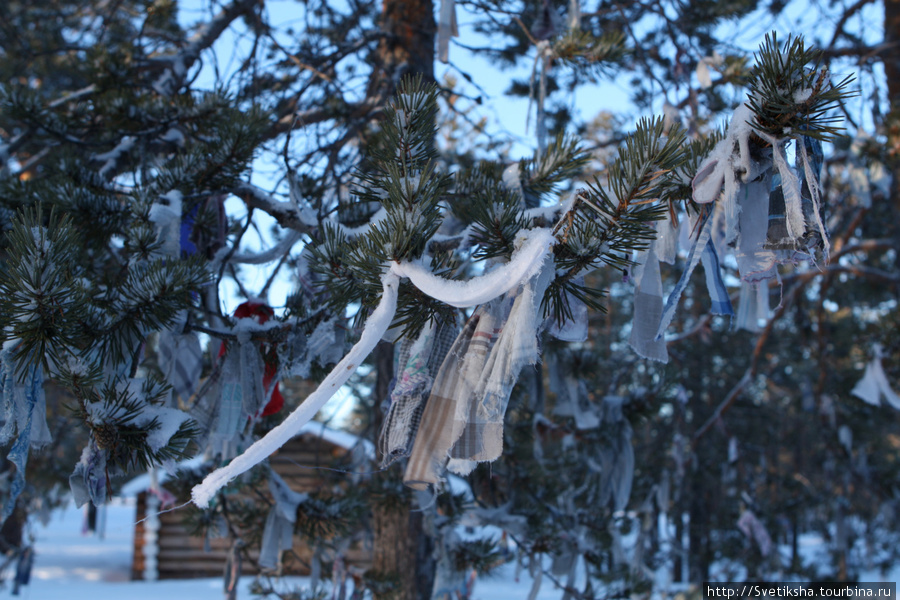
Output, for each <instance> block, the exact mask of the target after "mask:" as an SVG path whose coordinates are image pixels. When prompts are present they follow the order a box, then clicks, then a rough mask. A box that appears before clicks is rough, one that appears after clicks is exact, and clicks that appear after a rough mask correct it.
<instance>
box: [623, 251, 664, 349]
mask: <svg viewBox="0 0 900 600" xmlns="http://www.w3.org/2000/svg"><path fill="white" fill-rule="evenodd" d="M657 244H658V240H657V241H655V242H653V243H652V244H651V245H650V249H649V250H648V251H647V254H646V258H645V259H644V263H643V264H642V265H641V266H640V267H639V268H638V269H636V273H635V280H636V283H637V287H636V288H635V290H634V317H633V319H632V321H631V336H630V337H629V338H628V344H629V345H630V346H631V347H632V349H633V350H634V351H635V352H637V354H638V356H640V357H641V358H649V359H651V360H657V361H659V362H662V363H666V362H669V351H668V350H667V348H666V342H665V340H661V339H657V337H656V333H657V330H658V328H659V323H660V321H661V320H662V311H663V298H662V278H661V275H660V271H659V260H658V259H657V256H656V245H657Z"/></svg>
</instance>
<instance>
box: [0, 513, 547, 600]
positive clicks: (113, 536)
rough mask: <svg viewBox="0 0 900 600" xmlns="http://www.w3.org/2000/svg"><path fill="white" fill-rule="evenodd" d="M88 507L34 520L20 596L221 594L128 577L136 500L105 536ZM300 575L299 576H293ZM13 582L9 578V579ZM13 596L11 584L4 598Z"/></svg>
mask: <svg viewBox="0 0 900 600" xmlns="http://www.w3.org/2000/svg"><path fill="white" fill-rule="evenodd" d="M82 523H83V513H82V511H80V510H78V509H76V508H74V507H73V506H70V507H69V508H67V509H64V510H61V511H57V512H54V513H53V514H52V516H51V519H50V522H49V523H48V524H47V525H46V526H44V525H41V524H40V523H35V524H33V525H32V526H31V533H32V534H33V535H34V536H35V539H36V542H35V548H36V556H35V562H34V570H33V571H32V576H31V584H30V585H28V586H26V587H24V588H23V589H22V590H21V592H20V595H19V597H20V598H22V599H23V600H160V599H164V600H182V599H183V600H213V599H215V600H221V599H222V597H223V593H222V580H221V579H194V580H187V581H185V580H180V581H158V582H153V583H146V582H132V581H129V578H130V574H131V572H130V570H131V551H132V532H133V530H134V527H133V525H134V506H133V504H131V503H130V502H129V501H119V502H118V503H116V504H113V505H111V506H109V507H108V508H107V514H106V527H105V535H104V537H103V539H100V538H99V537H98V536H96V535H83V534H82ZM294 581H297V578H294ZM251 582H252V578H251V577H244V578H242V579H241V590H240V594H239V596H238V597H239V598H241V599H242V600H250V599H252V598H256V597H255V596H252V595H251V594H250V593H249V592H248V591H247V587H248V586H249V584H250V583H251ZM7 583H8V582H7ZM531 585H532V580H531V578H530V577H529V576H528V574H527V572H524V571H523V572H522V573H521V577H520V579H519V581H515V572H514V568H513V566H512V565H507V566H505V567H504V568H502V569H501V570H500V572H499V573H498V574H497V575H495V576H493V577H490V578H482V579H480V580H479V581H478V582H477V583H476V585H475V594H474V598H476V599H479V600H499V599H503V600H517V599H522V600H524V599H525V598H527V597H528V593H529V591H530V590H531ZM561 596H562V592H561V591H560V590H555V589H554V586H553V584H552V583H551V582H549V581H547V580H544V582H543V585H542V586H541V591H540V593H539V594H538V596H537V598H536V600H558V599H559V598H560V597H561ZM6 597H10V588H9V586H8V585H7V586H6V587H5V588H4V589H2V590H0V598H6Z"/></svg>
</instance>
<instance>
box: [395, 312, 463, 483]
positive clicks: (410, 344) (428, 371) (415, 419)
mask: <svg viewBox="0 0 900 600" xmlns="http://www.w3.org/2000/svg"><path fill="white" fill-rule="evenodd" d="M456 330H457V328H456V327H454V326H450V325H443V324H442V325H434V324H432V325H429V326H426V328H425V329H423V330H422V332H421V333H420V334H419V337H418V338H416V339H415V340H404V341H403V342H402V343H401V346H400V353H399V359H398V371H399V375H398V376H397V382H396V384H395V385H394V388H393V390H392V391H391V395H390V406H389V407H388V410H387V414H386V415H385V418H384V425H383V427H382V430H381V440H380V445H381V454H382V457H383V460H382V466H387V465H389V464H391V463H392V462H394V461H395V460H397V459H398V458H401V457H404V456H409V453H410V451H411V445H412V441H413V440H414V439H415V435H416V431H418V429H419V423H420V422H421V419H422V412H423V410H424V409H425V399H426V398H427V397H428V394H429V393H430V392H431V388H432V385H433V383H434V379H435V377H436V376H437V372H438V369H439V368H440V366H441V364H442V363H443V361H444V358H445V357H446V356H447V352H449V350H450V346H451V345H452V344H453V340H454V339H455V337H456V336H455V333H456Z"/></svg>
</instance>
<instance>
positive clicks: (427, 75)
mask: <svg viewBox="0 0 900 600" xmlns="http://www.w3.org/2000/svg"><path fill="white" fill-rule="evenodd" d="M435 30H436V26H435V23H434V3H433V2H432V0H383V3H382V9H381V31H382V34H383V37H382V38H381V40H380V41H379V43H378V49H377V50H376V52H375V56H374V59H375V68H374V70H373V71H372V77H371V79H370V80H369V89H368V94H367V95H368V98H369V101H370V102H374V103H377V105H378V106H381V105H384V104H386V103H387V101H388V100H390V98H391V96H393V94H394V92H395V90H396V89H397V84H398V83H400V80H401V79H402V78H403V77H404V76H405V75H421V76H422V77H423V78H424V79H425V80H426V81H434V42H435V39H434V37H435Z"/></svg>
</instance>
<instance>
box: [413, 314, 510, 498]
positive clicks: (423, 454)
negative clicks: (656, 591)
mask: <svg viewBox="0 0 900 600" xmlns="http://www.w3.org/2000/svg"><path fill="white" fill-rule="evenodd" d="M486 313H487V310H486V308H485V307H480V308H478V309H477V310H476V311H475V313H474V314H473V315H472V316H471V317H470V318H469V320H468V321H466V324H465V326H464V327H463V330H462V331H461V332H460V334H459V335H458V336H457V337H456V341H454V342H453V346H451V348H450V351H449V352H448V353H447V357H446V358H445V359H444V362H443V363H442V364H441V368H440V370H439V371H438V375H437V377H436V378H435V381H434V387H433V388H432V391H431V395H430V396H429V397H428V401H427V403H426V404H425V410H424V412H423V413H422V419H421V422H420V424H419V431H418V432H417V433H416V439H415V441H414V443H413V448H412V452H411V453H410V456H409V462H408V463H407V465H406V473H405V474H404V476H403V483H405V484H406V485H408V486H409V487H411V488H413V489H416V490H426V489H428V486H429V485H435V484H437V483H438V482H439V481H440V471H441V469H443V467H444V463H445V461H446V460H447V455H448V454H449V452H450V447H451V446H452V445H453V442H454V441H455V438H454V436H453V427H452V426H448V425H451V424H452V423H453V421H454V417H455V415H456V410H457V409H456V404H457V401H458V396H457V391H458V390H459V388H460V387H461V386H462V385H463V384H464V376H463V373H462V368H463V363H464V361H465V360H466V358H467V357H469V360H472V357H470V346H471V345H472V342H473V338H474V336H475V332H476V330H479V324H481V326H482V327H481V329H480V331H481V332H482V334H481V335H480V336H479V339H480V341H479V342H478V344H476V346H479V347H480V346H485V350H484V351H481V350H479V351H478V354H482V353H483V355H484V356H485V357H486V355H487V350H486V346H487V344H488V343H489V340H490V335H487V334H486V331H485V329H486V327H488V326H490V328H491V331H493V322H492V321H491V320H490V318H487V317H485V314H486ZM482 321H484V323H482ZM489 321H491V322H490V323H489ZM485 337H487V338H488V339H485ZM472 350H473V353H474V347H473V349H472Z"/></svg>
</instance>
